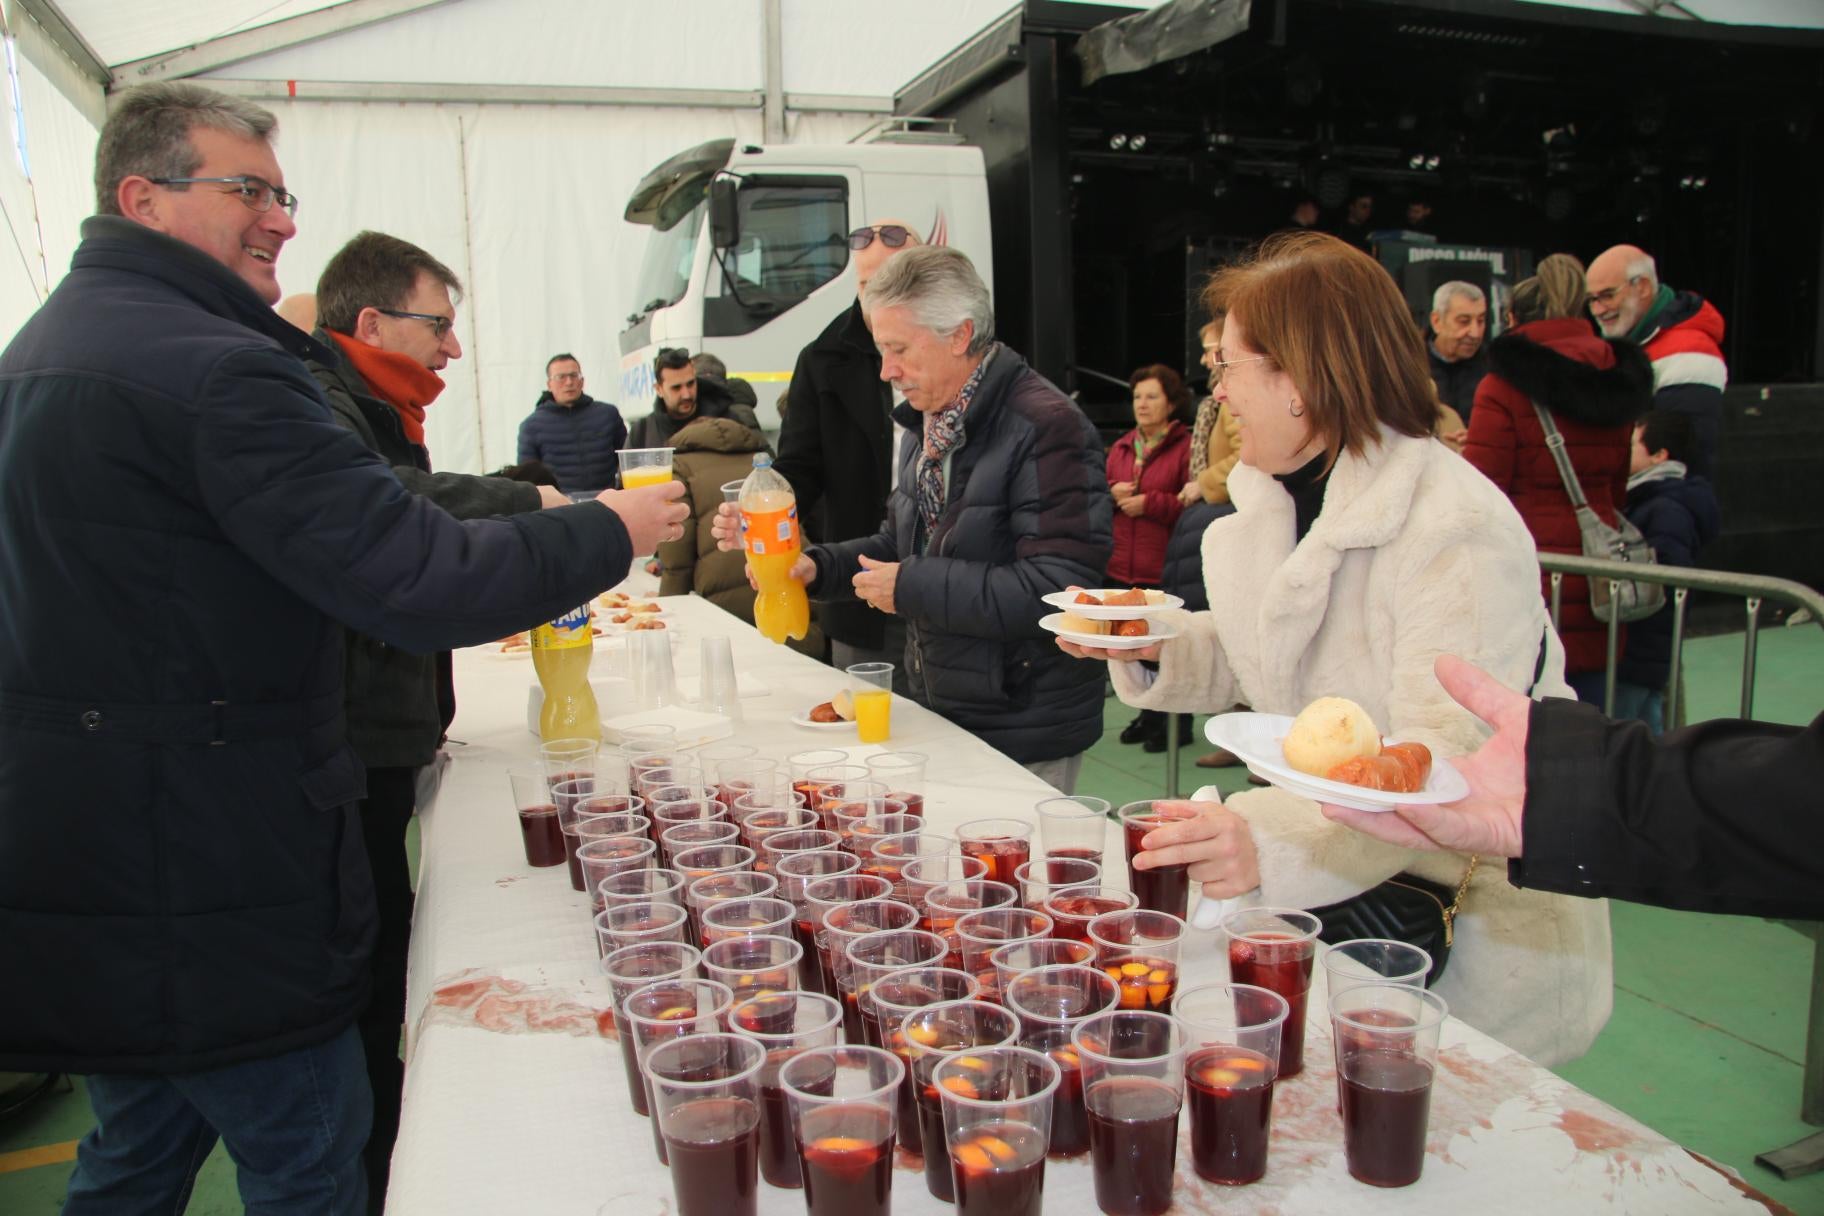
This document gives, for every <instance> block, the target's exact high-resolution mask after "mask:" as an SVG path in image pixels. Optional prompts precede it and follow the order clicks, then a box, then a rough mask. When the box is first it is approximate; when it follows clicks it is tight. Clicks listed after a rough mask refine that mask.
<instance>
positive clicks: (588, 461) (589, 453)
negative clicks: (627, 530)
mask: <svg viewBox="0 0 1824 1216" xmlns="http://www.w3.org/2000/svg"><path fill="white" fill-rule="evenodd" d="M626 446H627V424H626V423H625V422H623V421H621V411H620V410H618V409H616V408H615V407H614V406H613V405H611V404H609V403H608V402H606V401H597V400H596V399H595V398H594V397H591V396H590V395H589V394H588V393H585V392H584V391H583V365H582V364H581V363H578V362H577V360H576V356H575V355H572V354H561V355H552V356H551V357H550V358H549V359H547V360H546V361H545V391H544V394H543V395H542V396H540V397H539V399H538V404H537V405H535V406H533V407H532V412H531V413H530V414H528V415H526V418H525V421H523V422H521V423H520V424H519V463H521V464H525V463H526V462H527V461H529V460H537V461H542V462H543V463H544V464H545V466H546V467H548V468H549V469H550V470H551V471H552V472H553V473H555V474H557V481H558V484H559V485H560V486H562V487H563V488H564V489H565V490H567V491H569V492H571V493H584V492H587V493H594V492H596V491H597V490H608V489H612V488H613V487H614V482H615V477H616V475H618V474H619V473H620V469H621V463H620V450H621V449H622V448H624V447H626Z"/></svg>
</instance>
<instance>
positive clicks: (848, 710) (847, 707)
mask: <svg viewBox="0 0 1824 1216" xmlns="http://www.w3.org/2000/svg"><path fill="white" fill-rule="evenodd" d="M830 708H831V709H833V710H835V711H836V716H837V717H838V718H841V719H842V720H843V721H844V722H853V721H854V720H855V698H854V697H852V696H850V695H849V690H848V689H846V688H845V689H843V690H842V691H841V692H839V693H837V694H836V695H835V696H833V697H831V698H830Z"/></svg>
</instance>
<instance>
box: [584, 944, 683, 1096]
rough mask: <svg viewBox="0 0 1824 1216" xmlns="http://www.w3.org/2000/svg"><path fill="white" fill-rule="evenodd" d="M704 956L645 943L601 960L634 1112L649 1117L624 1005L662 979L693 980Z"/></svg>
mask: <svg viewBox="0 0 1824 1216" xmlns="http://www.w3.org/2000/svg"><path fill="white" fill-rule="evenodd" d="M702 957H703V954H702V952H701V951H700V950H698V949H697V948H696V947H695V946H687V945H684V944H682V943H679V942H644V943H641V944H640V945H637V946H623V947H622V948H621V949H619V950H615V951H613V952H612V953H610V954H609V955H608V956H607V957H606V958H604V959H602V974H603V975H605V976H607V977H608V993H609V1008H610V1010H611V1012H612V1015H613V1018H614V1025H615V1029H616V1034H615V1037H616V1038H618V1039H619V1040H620V1043H621V1065H622V1067H623V1068H624V1069H625V1070H626V1073H627V1097H628V1101H630V1102H631V1103H632V1104H633V1109H634V1113H635V1114H638V1115H647V1114H650V1113H651V1112H650V1110H649V1108H648V1107H647V1105H646V1084H645V1082H644V1081H643V1080H641V1078H640V1060H639V1051H638V1046H637V1044H636V1043H635V1042H634V1035H633V1027H632V1024H631V1023H630V1022H628V1021H627V1017H626V1014H625V1013H624V1012H623V1008H622V1007H623V1005H624V1004H625V1003H626V1000H627V998H628V997H629V996H631V995H632V994H633V993H635V992H638V991H639V990H640V989H641V988H644V987H646V986H647V985H648V984H653V983H657V982H659V981H661V980H686V979H695V978H696V975H697V964H698V963H699V962H700V961H701V960H702Z"/></svg>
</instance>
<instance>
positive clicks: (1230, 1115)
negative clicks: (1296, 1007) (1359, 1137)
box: [1176, 984, 1287, 1186]
mask: <svg viewBox="0 0 1824 1216" xmlns="http://www.w3.org/2000/svg"><path fill="white" fill-rule="evenodd" d="M1286 1009H1287V1006H1286V998H1284V997H1282V996H1280V995H1279V993H1277V992H1270V991H1268V990H1267V989H1265V988H1256V987H1254V986H1252V985H1250V984H1199V985H1198V986H1196V987H1194V988H1186V989H1185V990H1184V991H1182V992H1180V993H1179V994H1178V1000H1177V1009H1176V1016H1177V1018H1178V1024H1179V1025H1180V1026H1182V1027H1183V1028H1184V1032H1185V1038H1186V1054H1185V1060H1184V1081H1185V1097H1186V1098H1187V1100H1188V1101H1189V1104H1190V1108H1191V1161H1192V1164H1193V1165H1194V1167H1195V1168H1196V1170H1197V1176H1198V1177H1200V1178H1202V1179H1204V1180H1205V1181H1207V1182H1214V1183H1217V1184H1219V1185H1221V1186H1245V1185H1246V1184H1248V1183H1250V1182H1258V1181H1259V1180H1260V1179H1261V1178H1262V1177H1264V1176H1265V1175H1266V1172H1267V1141H1268V1139H1269V1137H1270V1133H1271V1131H1272V1127H1273V1082H1274V1080H1275V1079H1276V1077H1277V1076H1278V1073H1279V1039H1280V1034H1281V1033H1282V1032H1283V1030H1284V1029H1285V1024H1286Z"/></svg>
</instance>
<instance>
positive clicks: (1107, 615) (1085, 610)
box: [1039, 587, 1184, 621]
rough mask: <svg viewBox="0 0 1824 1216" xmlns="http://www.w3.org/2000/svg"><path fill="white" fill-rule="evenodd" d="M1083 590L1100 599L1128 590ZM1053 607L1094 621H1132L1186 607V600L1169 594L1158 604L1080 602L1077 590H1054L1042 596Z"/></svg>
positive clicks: (1114, 588) (1117, 588)
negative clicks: (1078, 601)
mask: <svg viewBox="0 0 1824 1216" xmlns="http://www.w3.org/2000/svg"><path fill="white" fill-rule="evenodd" d="M1083 590H1085V591H1087V592H1089V593H1090V594H1091V595H1093V596H1095V597H1096V598H1098V599H1100V598H1101V597H1102V596H1105V595H1113V594H1115V593H1116V592H1117V591H1126V590H1128V588H1126V587H1113V588H1100V589H1098V588H1095V587H1085V588H1084V589H1083ZM1039 598H1040V599H1042V600H1044V601H1045V602H1046V603H1047V604H1050V605H1051V606H1052V607H1053V608H1062V609H1063V610H1064V611H1065V612H1074V613H1076V614H1077V615H1078V616H1080V617H1084V618H1086V619H1088V620H1092V621H1131V620H1133V619H1135V618H1136V617H1143V616H1157V615H1159V614H1160V613H1161V612H1170V611H1171V610H1172V609H1174V608H1182V607H1184V601H1183V600H1181V599H1179V598H1178V597H1177V596H1175V595H1168V596H1166V597H1165V598H1164V599H1162V600H1160V601H1159V602H1158V603H1157V604H1079V603H1077V602H1076V601H1077V593H1076V592H1075V591H1054V592H1052V593H1051V594H1050V595H1044V596H1040V597H1039Z"/></svg>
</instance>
